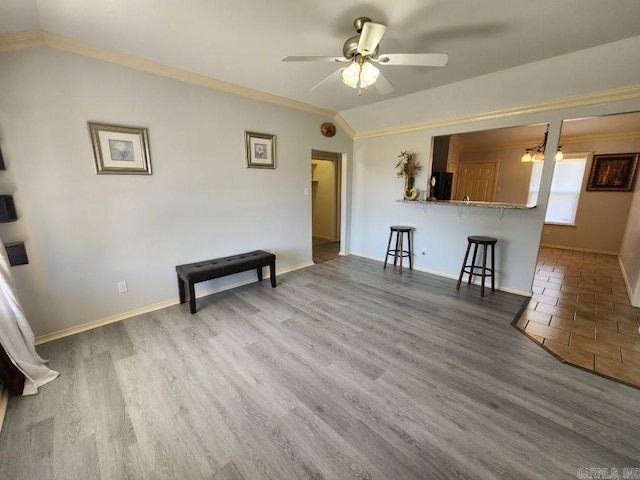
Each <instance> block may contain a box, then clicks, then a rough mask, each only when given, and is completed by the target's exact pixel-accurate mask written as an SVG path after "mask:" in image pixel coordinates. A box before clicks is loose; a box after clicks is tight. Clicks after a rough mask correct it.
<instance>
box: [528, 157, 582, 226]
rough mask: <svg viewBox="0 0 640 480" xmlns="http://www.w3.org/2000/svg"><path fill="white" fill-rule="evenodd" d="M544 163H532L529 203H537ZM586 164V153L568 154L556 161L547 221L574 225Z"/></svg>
mask: <svg viewBox="0 0 640 480" xmlns="http://www.w3.org/2000/svg"><path fill="white" fill-rule="evenodd" d="M542 165H543V163H542V162H539V163H534V164H533V165H532V170H531V183H530V186H529V205H535V204H536V202H537V201H538V188H539V186H540V177H541V176H542ZM586 166H587V155H585V154H573V155H572V154H566V155H565V157H564V159H562V160H561V161H559V162H556V166H555V169H554V170H553V180H552V181H551V193H550V195H549V205H548V206H547V215H546V216H545V219H544V221H545V223H556V224H559V225H573V224H574V223H575V220H576V211H577V210H578V201H579V200H580V191H581V190H582V180H583V179H584V170H585V167H586Z"/></svg>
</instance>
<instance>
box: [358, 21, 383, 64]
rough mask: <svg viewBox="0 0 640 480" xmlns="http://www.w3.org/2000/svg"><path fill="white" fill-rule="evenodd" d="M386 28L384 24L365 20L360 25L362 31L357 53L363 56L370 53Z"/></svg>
mask: <svg viewBox="0 0 640 480" xmlns="http://www.w3.org/2000/svg"><path fill="white" fill-rule="evenodd" d="M386 30H387V26H386V25H382V24H381V23H373V22H366V23H365V24H364V25H363V27H362V33H361V34H360V40H359V41H358V53H359V54H360V55H363V56H364V55H371V54H372V53H373V52H375V50H376V47H377V46H378V44H379V43H380V40H381V39H382V36H383V35H384V32H385V31H386Z"/></svg>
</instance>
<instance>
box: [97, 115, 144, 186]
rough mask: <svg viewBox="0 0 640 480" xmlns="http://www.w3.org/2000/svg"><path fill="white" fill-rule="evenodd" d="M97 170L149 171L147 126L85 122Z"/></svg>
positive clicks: (131, 173)
mask: <svg viewBox="0 0 640 480" xmlns="http://www.w3.org/2000/svg"><path fill="white" fill-rule="evenodd" d="M88 126H89V136H90V137H91V146H92V147H93V158H94V160H95V165H96V173H97V174H125V175H151V158H150V157H149V141H148V134H147V129H146V128H143V127H131V126H126V125H114V124H110V123H98V122H88Z"/></svg>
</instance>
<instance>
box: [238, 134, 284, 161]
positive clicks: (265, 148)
mask: <svg viewBox="0 0 640 480" xmlns="http://www.w3.org/2000/svg"><path fill="white" fill-rule="evenodd" d="M244 143H245V149H246V156H247V168H271V169H273V168H276V136H275V135H270V134H267V133H256V132H244Z"/></svg>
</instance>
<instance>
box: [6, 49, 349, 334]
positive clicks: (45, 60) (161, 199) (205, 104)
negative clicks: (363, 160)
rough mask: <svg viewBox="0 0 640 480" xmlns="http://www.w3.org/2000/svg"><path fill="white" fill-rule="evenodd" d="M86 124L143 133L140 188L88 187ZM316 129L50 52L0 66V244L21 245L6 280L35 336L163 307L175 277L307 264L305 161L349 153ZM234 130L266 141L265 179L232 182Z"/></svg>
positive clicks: (117, 183) (294, 118) (313, 120)
mask: <svg viewBox="0 0 640 480" xmlns="http://www.w3.org/2000/svg"><path fill="white" fill-rule="evenodd" d="M89 120H91V121H101V122H111V123H119V124H125V125H136V126H145V127H148V129H149V140H150V149H151V163H152V167H153V175H151V176H135V175H96V174H95V171H94V162H93V156H92V152H91V145H90V142H89V136H88V132H87V121H89ZM327 120H330V119H328V118H324V117H321V116H318V115H314V114H310V113H305V112H302V111H298V110H291V109H287V108H284V107H280V106H275V105H271V104H267V103H263V102H259V101H255V100H251V99H248V98H244V97H239V96H234V95H231V94H226V93H222V92H218V91H213V90H208V89H206V88H202V87H198V86H194V85H191V84H187V83H183V82H180V81H176V80H171V79H167V78H163V77H159V76H155V75H151V74H146V73H142V72H139V71H136V70H132V69H128V68H125V67H121V66H117V65H113V64H110V63H106V62H101V61H97V60H92V59H88V58H85V57H81V56H77V55H74V54H70V53H64V52H61V51H57V50H53V49H47V48H39V49H34V50H25V51H21V52H13V53H6V54H3V55H0V144H1V146H2V151H3V153H4V157H5V163H6V164H7V171H6V172H1V173H0V182H1V183H0V187H1V188H2V191H3V192H7V193H13V195H14V198H15V201H16V205H17V209H18V214H19V217H20V219H19V220H18V221H17V222H15V223H11V224H3V225H0V237H2V239H3V240H4V241H5V242H10V241H16V240H25V242H26V247H27V251H28V255H29V259H30V264H29V265H26V266H20V267H15V268H13V269H12V271H13V274H14V276H15V279H16V283H17V286H18V291H19V295H20V297H21V299H22V301H23V303H24V305H25V309H26V312H27V315H28V318H29V321H30V322H31V324H32V327H33V330H34V332H35V333H36V335H42V334H45V333H49V332H54V331H58V330H61V329H65V328H70V327H74V326H78V325H81V324H84V323H87V322H92V321H97V320H101V319H105V318H108V317H111V316H117V315H119V314H123V313H126V312H130V311H133V310H136V309H141V308H145V307H149V306H153V305H156V304H161V303H163V302H167V301H175V299H176V297H177V286H176V279H175V270H174V267H175V265H177V264H181V263H186V262H191V261H197V260H204V259H207V258H211V257H218V256H223V255H228V254H233V253H239V252H242V251H248V250H252V249H269V250H271V249H273V250H276V253H277V257H278V269H279V270H280V271H282V270H287V269H291V268H296V267H298V266H301V265H306V264H308V263H309V262H311V196H310V195H306V196H305V188H306V189H307V192H309V191H310V188H311V162H310V159H311V150H312V149H318V150H326V151H334V152H348V154H349V155H348V158H347V160H348V162H347V163H349V162H350V154H351V153H350V152H351V150H352V141H351V139H350V138H349V137H348V136H347V135H346V134H345V133H344V132H343V131H342V130H340V129H338V133H337V134H336V136H335V137H332V138H325V137H323V136H322V135H321V133H320V125H321V124H322V123H323V122H325V121H327ZM245 130H249V131H256V132H263V133H271V134H275V135H276V155H277V169H275V170H259V169H247V168H245V157H244V131H245ZM349 168H350V166H348V167H347V170H348V169H349ZM348 201H349V199H348V198H346V199H345V202H348ZM254 279H255V273H251V272H248V273H247V274H246V275H239V276H236V277H233V278H228V279H222V280H220V281H218V282H216V283H215V286H214V285H212V284H209V285H203V287H204V288H216V287H218V288H220V287H222V286H224V285H230V284H231V283H232V282H233V283H236V282H238V281H254ZM120 280H126V281H127V282H128V285H129V292H128V293H125V294H119V293H118V291H117V288H116V283H117V282H118V281H120Z"/></svg>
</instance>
